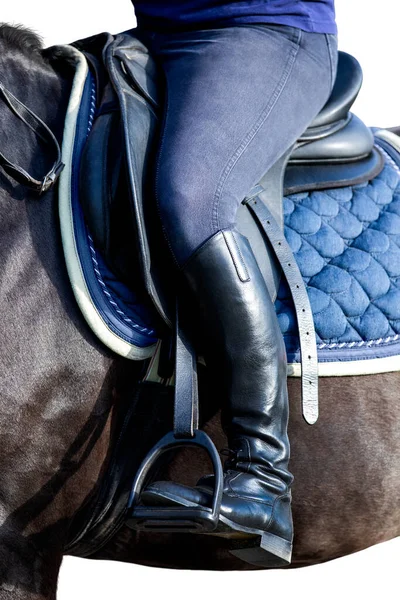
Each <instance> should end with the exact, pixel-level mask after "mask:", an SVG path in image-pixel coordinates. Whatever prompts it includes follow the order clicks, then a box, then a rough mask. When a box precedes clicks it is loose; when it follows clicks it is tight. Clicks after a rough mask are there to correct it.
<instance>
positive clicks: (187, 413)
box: [174, 297, 199, 438]
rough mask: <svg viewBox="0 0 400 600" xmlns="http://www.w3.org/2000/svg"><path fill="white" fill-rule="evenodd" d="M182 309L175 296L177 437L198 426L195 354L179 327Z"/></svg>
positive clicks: (175, 417)
mask: <svg viewBox="0 0 400 600" xmlns="http://www.w3.org/2000/svg"><path fill="white" fill-rule="evenodd" d="M181 315H182V311H181V310H180V307H179V299H178V297H176V313H175V352H176V354H175V357H176V360H175V400H174V435H175V437H177V438H191V437H194V430H196V429H198V428H199V396H198V382H197V360H196V354H195V352H194V350H193V347H192V345H191V343H190V340H189V339H188V337H187V336H186V335H185V333H184V331H183V329H182V327H181Z"/></svg>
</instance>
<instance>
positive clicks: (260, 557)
mask: <svg viewBox="0 0 400 600" xmlns="http://www.w3.org/2000/svg"><path fill="white" fill-rule="evenodd" d="M292 547H293V544H291V543H290V542H289V541H288V540H284V539H283V538H280V537H278V536H277V535H274V534H273V533H268V532H264V533H263V534H262V535H261V541H260V543H259V546H253V547H252V548H240V549H237V550H230V554H232V555H233V556H236V558H239V559H240V560H243V561H244V562H247V563H249V564H250V565H255V566H257V567H269V568H270V569H273V568H277V567H285V566H287V565H289V564H290V562H291V559H292Z"/></svg>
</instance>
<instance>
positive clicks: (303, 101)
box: [151, 25, 336, 564]
mask: <svg viewBox="0 0 400 600" xmlns="http://www.w3.org/2000/svg"><path fill="white" fill-rule="evenodd" d="M151 50H152V51H153V54H154V56H156V57H157V58H158V59H159V60H160V62H161V64H162V67H163V69H164V72H165V75H166V81H167V99H166V106H165V112H164V122H163V129H162V136H161V142H160V148H159V152H158V157H157V169H156V181H155V188H156V190H155V191H156V199H157V204H158V210H159V214H160V218H161V220H162V224H163V229H164V233H165V236H166V239H167V241H168V244H169V247H170V248H171V252H172V253H173V255H174V257H175V261H176V263H177V265H178V266H179V268H180V269H181V271H182V273H183V275H184V277H185V279H186V281H187V283H188V285H189V287H190V289H191V290H192V292H193V294H194V296H195V299H196V301H197V304H198V307H199V310H200V318H201V321H202V329H203V333H204V338H205V351H206V354H205V359H206V363H207V366H208V367H209V368H210V370H212V371H214V373H216V374H218V379H219V383H220V385H221V391H222V394H223V396H224V398H223V400H224V403H223V425H224V428H225V430H226V432H227V435H228V441H229V446H230V449H231V450H232V458H231V459H230V460H229V461H227V463H226V464H225V468H226V474H225V487H224V497H223V502H222V506H221V519H222V521H224V522H225V523H226V524H227V525H229V527H231V528H232V529H236V530H239V531H249V532H255V533H258V534H259V535H261V534H262V535H263V538H262V540H263V541H262V546H263V548H264V549H265V550H266V551H267V552H262V551H261V552H260V554H261V559H260V558H259V557H257V556H253V557H251V556H250V558H249V560H250V559H251V561H252V562H258V561H259V560H261V563H260V564H268V561H269V559H270V558H271V557H275V558H276V557H279V559H280V560H281V561H282V562H283V563H288V562H290V556H291V543H292V535H293V531H292V520H291V511H290V484H291V482H292V479H293V477H292V475H291V473H290V472H289V470H288V462H289V454H290V450H289V441H288V437H287V421H288V396H287V387H286V353H285V348H284V343H283V339H282V336H281V333H280V330H279V326H278V323H277V319H276V316H275V312H274V308H273V305H272V302H271V300H270V297H269V294H268V291H267V288H266V285H265V283H264V280H263V278H262V276H261V274H260V270H259V268H258V265H257V263H256V261H255V258H254V255H253V253H252V251H251V248H250V246H249V244H248V241H247V239H246V238H245V237H244V236H242V235H241V234H240V233H239V232H238V231H237V229H236V226H235V216H236V210H237V207H238V205H239V203H240V201H241V200H242V199H243V198H244V196H245V195H246V194H247V193H248V192H249V190H250V189H251V188H252V186H254V185H255V184H256V183H257V182H258V181H259V180H260V179H261V177H262V175H263V174H264V173H265V172H266V171H267V170H268V169H269V168H270V167H271V165H272V164H273V163H274V162H275V161H276V160H277V159H278V158H279V157H280V156H281V155H282V154H283V153H284V152H285V151H286V150H287V148H288V147H290V145H291V144H292V143H293V142H294V141H295V140H296V139H297V138H298V137H299V136H300V135H301V133H303V131H304V130H305V129H306V127H307V125H308V124H309V123H310V122H311V120H312V119H313V117H314V116H315V115H316V114H317V113H318V112H319V110H320V109H321V108H322V106H323V105H324V103H325V101H326V100H327V99H328V97H329V94H330V91H331V87H332V83H333V79H334V74H335V69H336V63H335V60H336V38H335V37H334V36H333V35H326V34H314V33H307V32H304V31H301V30H299V29H297V28H293V27H286V26H285V27H282V26H275V25H274V26H269V25H255V26H240V27H238V26H236V27H228V28H223V29H209V30H200V31H192V32H190V33H188V32H185V33H180V34H156V35H154V34H153V35H152V36H151ZM202 483H203V489H204V490H205V491H207V489H208V487H207V481H203V482H202ZM168 485H169V495H170V497H171V494H172V495H174V494H175V497H176V499H177V501H178V502H179V501H180V499H182V501H185V496H186V499H187V498H189V500H190V498H191V497H193V494H194V495H196V494H201V490H188V489H184V488H179V486H178V487H174V485H173V484H168ZM171 486H172V487H171ZM206 495H207V494H206Z"/></svg>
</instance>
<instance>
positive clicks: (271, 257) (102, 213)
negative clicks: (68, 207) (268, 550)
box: [74, 30, 383, 531]
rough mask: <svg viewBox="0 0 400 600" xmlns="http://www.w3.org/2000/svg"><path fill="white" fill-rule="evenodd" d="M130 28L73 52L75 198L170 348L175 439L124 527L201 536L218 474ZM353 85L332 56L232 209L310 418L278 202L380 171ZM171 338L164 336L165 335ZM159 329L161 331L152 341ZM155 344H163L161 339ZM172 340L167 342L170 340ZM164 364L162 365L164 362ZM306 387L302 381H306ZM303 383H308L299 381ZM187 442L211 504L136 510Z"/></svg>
mask: <svg viewBox="0 0 400 600" xmlns="http://www.w3.org/2000/svg"><path fill="white" fill-rule="evenodd" d="M134 34H135V31H134V30H132V31H131V32H125V33H122V34H119V35H117V36H111V35H110V34H101V35H100V36H94V37H92V38H88V39H86V40H81V41H79V42H75V43H74V45H75V46H76V47H77V48H78V49H79V50H80V51H81V52H83V53H84V54H85V56H86V58H87V60H88V63H89V65H90V68H91V70H92V73H93V75H94V77H95V80H96V88H97V97H98V105H97V110H96V115H95V121H94V124H93V127H92V129H91V131H90V134H89V136H88V139H87V142H86V144H85V147H84V150H83V155H82V159H81V177H80V197H81V202H82V205H83V210H84V213H85V217H86V221H87V224H88V227H89V230H90V232H91V235H92V237H93V239H94V242H95V244H96V245H97V247H98V248H99V249H100V250H101V252H102V255H103V256H104V258H105V260H106V261H107V263H108V265H109V267H110V268H111V269H112V270H113V271H114V272H115V273H116V274H117V275H118V276H119V277H121V278H122V279H123V280H124V282H125V283H127V284H128V285H129V283H130V281H131V278H132V273H133V272H134V273H135V277H136V278H137V276H138V274H140V277H141V281H142V285H143V288H144V290H145V292H146V294H147V296H148V298H149V299H150V301H151V302H152V303H153V305H154V307H155V308H156V309H157V312H158V314H159V317H160V332H161V334H160V337H161V338H163V336H165V339H167V340H169V343H167V344H166V346H165V347H166V348H167V350H166V351H164V355H165V354H167V355H168V356H169V359H170V360H169V361H168V360H167V361H161V363H160V365H162V366H161V367H160V368H163V369H164V370H166V371H167V373H164V375H167V376H168V375H171V373H170V372H169V373H168V369H170V370H171V369H172V370H175V417H174V431H173V432H172V433H170V434H168V435H167V436H165V438H163V439H162V440H160V442H159V443H158V444H157V445H156V446H155V447H154V449H153V450H152V451H151V453H150V454H149V455H148V457H147V458H146V460H145V461H144V462H143V464H142V466H141V468H140V469H139V471H138V473H137V476H136V478H135V481H134V484H133V487H132V493H131V497H130V501H129V508H130V520H129V524H130V525H131V526H132V527H135V528H136V529H158V530H162V531H171V530H172V531H174V530H176V531H182V530H186V531H187V530H189V531H198V530H203V531H204V530H206V531H210V530H212V529H214V528H215V527H216V526H217V523H218V512H219V505H220V501H221V495H222V466H221V463H220V459H219V456H218V453H217V451H216V449H215V446H214V444H213V443H212V441H211V440H210V439H209V438H208V436H206V434H205V433H204V432H202V431H200V430H199V427H198V395H197V375H196V353H195V351H194V349H193V347H192V342H191V339H190V336H188V335H187V331H189V330H190V324H189V323H188V321H187V319H188V317H187V316H186V314H185V310H184V307H183V302H182V298H181V297H179V294H177V289H178V286H179V278H178V277H177V274H176V273H175V271H174V266H173V265H172V261H171V259H170V258H169V252H168V250H167V249H166V248H165V247H164V245H163V244H164V242H163V236H162V235H161V229H160V224H159V223H158V222H157V218H156V215H155V211H154V203H153V202H152V187H151V181H152V176H151V175H152V166H153V164H154V158H155V151H156V148H157V143H156V141H157V135H158V125H159V122H160V116H161V114H162V110H163V98H164V88H163V77H162V74H161V73H160V72H159V71H158V68H157V66H156V64H155V62H154V61H153V59H152V57H151V56H150V54H149V52H148V50H147V48H146V46H145V45H144V44H143V43H142V42H141V41H140V40H139V39H137V38H136V37H135V35H134ZM361 84H362V71H361V67H360V65H359V63H358V62H357V60H356V59H355V58H354V57H352V56H351V55H349V54H347V53H345V52H339V62H338V70H337V77H336V82H335V85H334V88H333V90H332V94H331V97H330V98H329V100H328V102H327V103H326V105H325V106H324V107H323V109H322V110H321V111H320V113H319V114H318V115H317V117H316V118H315V119H314V121H313V122H312V123H311V124H310V126H309V127H308V129H307V130H306V131H305V132H304V133H303V135H302V136H301V138H300V139H299V140H297V142H296V143H295V144H294V145H293V146H292V147H291V148H289V149H288V150H287V152H286V153H285V154H284V155H283V156H281V157H280V158H279V159H278V160H277V161H276V163H275V164H274V165H273V167H272V168H271V169H269V170H268V172H266V173H265V175H264V176H263V178H262V179H261V180H260V182H259V183H258V184H257V185H256V186H255V187H254V188H253V189H252V190H249V193H248V195H247V196H246V198H244V199H243V202H242V204H241V205H240V207H239V209H238V213H237V223H238V228H239V230H240V231H241V232H242V233H243V234H244V235H246V236H247V237H248V239H249V241H250V243H251V246H252V248H253V251H254V253H255V256H256V258H257V261H258V263H259V266H260V268H261V271H262V273H263V276H264V278H265V281H266V283H267V285H268V288H269V291H270V294H271V297H272V298H273V299H275V297H276V294H277V289H278V285H279V280H280V277H281V275H282V273H284V275H285V277H286V279H287V281H288V284H289V287H290V289H291V291H292V296H293V301H294V305H295V308H296V316H297V321H298V328H299V338H300V347H301V354H302V356H307V358H308V359H309V360H308V361H307V363H304V362H302V380H303V385H302V403H303V415H304V418H305V419H306V421H307V422H308V423H314V422H315V421H316V420H317V418H318V403H317V400H318V385H317V383H318V364H317V352H316V343H315V332H314V325H313V318H312V313H311V308H310V304H309V301H308V297H307V292H306V290H305V287H304V283H303V280H302V277H301V274H300V272H299V270H298V268H297V265H296V262H295V260H294V258H293V255H292V253H291V251H290V248H289V246H288V244H287V242H286V240H285V239H284V235H283V203H282V198H283V196H284V195H286V194H289V193H294V192H300V191H305V190H310V189H311V190H312V189H324V188H333V187H343V186H348V185H354V184H356V183H361V182H364V181H368V180H369V179H372V178H373V177H375V176H376V175H377V174H378V173H379V172H380V171H381V170H382V168H383V160H382V157H381V154H380V153H379V152H378V151H376V149H375V148H374V146H373V136H372V133H371V131H370V130H369V128H368V127H367V126H366V125H365V124H364V123H363V122H362V121H361V120H360V119H358V118H357V117H356V116H355V115H354V114H352V113H351V112H350V108H351V106H352V104H353V102H354V100H355V99H356V97H357V95H358V92H359V90H360V88H361ZM171 331H173V332H174V334H173V336H172V337H171ZM162 332H164V333H162ZM163 339H164V338H163ZM171 339H172V340H173V342H174V343H173V344H172V346H171V344H170V342H171ZM165 365H167V366H165ZM310 383H312V384H313V385H309V384H310ZM306 384H307V385H306ZM187 444H189V445H190V444H192V445H193V444H194V445H196V446H201V447H203V448H204V449H206V451H207V452H208V453H209V455H210V457H211V460H212V463H213V466H214V472H215V476H216V477H215V481H216V488H215V490H214V498H213V503H212V507H211V508H206V507H200V506H197V507H187V508H179V509H173V508H164V509H163V508H162V507H161V508H160V507H157V508H154V507H145V506H141V504H140V498H141V493H142V490H143V489H144V488H145V487H146V485H147V482H148V481H149V479H150V478H151V473H152V470H153V467H154V465H155V463H156V462H157V461H158V459H159V457H160V456H161V455H162V454H164V453H165V452H167V451H170V450H171V449H172V448H174V447H177V446H178V447H179V446H182V445H187Z"/></svg>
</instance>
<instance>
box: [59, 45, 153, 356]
mask: <svg viewBox="0 0 400 600" xmlns="http://www.w3.org/2000/svg"><path fill="white" fill-rule="evenodd" d="M65 49H66V52H67V53H68V55H69V56H71V54H72V55H74V57H75V61H76V72H75V77H74V81H73V84H72V90H71V96H70V99H69V103H68V109H67V114H66V119H65V125H64V134H63V143H62V161H63V163H64V164H65V167H64V169H63V171H62V172H61V175H60V181H59V215H60V226H61V238H62V245H63V249H64V256H65V262H66V266H67V271H68V275H69V279H70V282H71V286H72V290H73V293H74V296H75V299H76V301H77V303H78V306H79V308H80V309H81V311H82V314H83V316H84V318H85V320H86V322H87V323H88V325H89V327H90V328H91V329H92V331H93V332H94V333H95V335H96V336H97V337H98V338H99V339H100V340H101V341H102V342H103V343H104V344H105V345H106V346H107V347H108V348H110V349H111V350H113V351H114V352H116V353H117V354H119V355H120V356H123V357H125V358H129V359H133V360H143V359H145V358H149V357H150V356H152V354H153V352H154V350H155V347H156V344H153V345H152V346H149V347H147V348H139V347H137V346H134V345H132V344H130V343H129V342H126V341H125V340H123V339H121V338H120V337H118V336H117V335H116V334H115V333H114V332H113V331H111V330H110V329H109V327H108V326H107V324H106V323H105V322H104V320H103V319H102V317H101V315H100V314H99V312H98V310H97V308H96V306H95V305H94V303H93V302H92V299H91V297H90V293H89V290H88V288H87V286H86V282H85V278H84V276H83V272H82V268H81V263H80V259H79V255H78V251H77V247H76V242H75V232H74V224H73V217H72V208H71V175H72V158H73V152H74V142H75V134H76V124H77V120H78V115H79V106H80V103H81V98H82V94H83V90H84V86H85V82H86V77H87V75H88V66H87V63H86V58H85V56H84V55H83V54H82V53H81V52H80V51H79V50H77V49H76V48H73V47H72V46H66V47H65Z"/></svg>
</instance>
